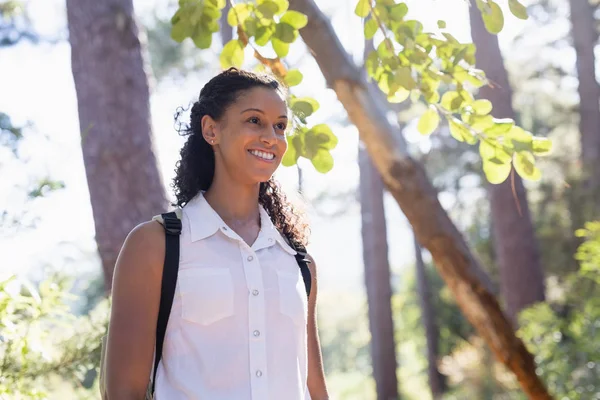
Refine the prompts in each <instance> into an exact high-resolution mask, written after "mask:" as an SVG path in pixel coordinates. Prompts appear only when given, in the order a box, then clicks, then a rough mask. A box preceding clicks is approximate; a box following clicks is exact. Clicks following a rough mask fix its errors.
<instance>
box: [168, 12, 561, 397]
mask: <svg viewBox="0 0 600 400" xmlns="http://www.w3.org/2000/svg"><path fill="white" fill-rule="evenodd" d="M489 3H490V4H491V3H493V2H492V1H490V2H489ZM493 4H494V5H495V6H496V7H495V8H494V9H493V10H494V12H492V13H491V15H487V16H486V18H487V19H488V20H489V19H491V20H493V21H495V22H497V21H498V20H499V19H500V18H502V15H500V16H498V11H497V10H500V8H499V7H498V6H497V4H496V3H493ZM511 4H512V5H513V7H511V9H513V12H515V13H520V12H521V11H522V10H521V9H516V10H515V7H514V5H515V4H517V5H519V6H520V7H523V6H522V5H521V4H520V3H519V2H518V1H517V0H511ZM224 5H225V1H222V0H207V1H205V2H182V3H181V4H180V7H179V9H178V10H177V12H176V13H175V15H174V16H173V18H172V23H173V29H172V32H171V33H172V37H173V38H174V39H175V40H177V41H183V40H184V39H186V38H187V37H191V38H192V39H193V41H194V43H196V45H197V46H198V47H199V48H208V47H210V44H211V40H212V33H213V32H215V31H218V23H217V22H216V21H217V20H218V19H219V18H220V16H221V13H220V9H222V8H223V6H224ZM288 5H289V11H288ZM407 11H408V7H407V6H406V4H405V3H399V4H396V3H395V2H394V1H390V0H380V1H378V2H377V4H376V5H373V4H372V2H371V1H370V0H360V1H359V2H358V4H357V8H356V13H357V14H358V15H359V16H361V17H368V16H371V18H370V19H369V20H367V22H366V24H365V31H368V33H369V34H370V36H372V35H371V34H372V33H374V32H375V31H377V30H378V29H380V30H381V31H382V33H383V34H384V35H385V40H384V41H383V42H382V44H380V45H379V46H378V47H377V52H376V53H375V54H372V55H370V56H369V59H368V61H369V62H368V65H367V70H368V72H369V75H371V76H372V77H374V78H375V79H376V80H377V82H378V85H379V87H380V88H381V89H383V90H384V92H385V94H386V95H387V96H388V99H389V101H392V102H398V101H402V100H405V99H406V98H407V97H409V96H410V95H411V91H413V90H414V93H415V94H416V95H418V96H422V97H423V99H424V100H425V101H426V102H427V103H428V104H430V108H429V109H428V111H427V112H426V113H425V114H424V115H423V116H422V117H421V119H420V121H419V130H420V131H421V132H422V133H423V134H430V133H432V132H433V131H434V130H435V128H436V127H437V125H438V124H439V121H440V114H442V115H443V116H444V117H445V118H446V119H447V120H448V122H449V123H450V126H451V131H452V132H453V135H455V137H456V138H460V140H463V141H468V142H472V143H473V144H475V143H478V142H479V141H480V140H484V141H485V142H486V143H487V144H489V145H490V147H491V148H489V150H490V151H493V152H496V149H498V151H497V157H492V158H490V159H488V160H486V162H484V171H485V172H486V176H487V177H488V179H490V181H494V182H502V181H503V180H505V179H506V177H507V176H508V173H507V171H510V167H511V163H512V159H513V157H516V156H519V157H520V158H524V161H525V162H526V166H527V168H524V169H521V170H520V171H519V173H522V174H523V175H525V177H527V178H530V179H538V178H539V174H540V172H539V170H538V169H537V168H536V166H535V159H534V158H533V157H529V156H530V155H531V154H530V153H536V154H538V153H547V152H548V151H549V149H550V146H549V141H547V140H545V139H542V138H535V137H533V136H532V135H531V134H530V133H527V132H525V131H524V130H522V129H520V128H518V127H516V126H515V125H514V121H508V120H495V119H494V118H493V117H492V116H491V115H489V112H490V111H491V109H490V108H489V107H487V105H486V107H480V104H481V103H475V102H474V100H473V99H472V97H471V96H470V94H469V93H468V92H467V91H465V90H464V86H465V84H467V85H468V84H469V82H471V84H474V85H476V86H477V85H478V86H481V85H483V84H485V83H486V80H485V78H484V77H483V76H482V72H481V71H479V70H476V69H474V67H473V66H472V64H473V62H474V58H475V57H474V50H475V48H474V46H473V45H469V44H466V45H464V44H461V43H459V42H458V41H457V40H456V39H455V38H453V37H452V35H450V34H446V35H445V36H444V38H445V39H443V40H442V39H439V38H438V37H435V36H434V35H431V34H428V33H424V32H423V27H422V25H421V24H420V23H419V22H418V21H405V20H404V17H405V16H406V13H407ZM500 13H501V10H500ZM198 14H201V15H206V16H208V18H206V19H205V20H201V21H200V22H198V21H194V20H193V19H191V18H190V15H198ZM228 17H230V18H228V22H229V23H230V24H232V25H234V26H237V28H238V38H236V39H233V40H232V41H231V42H229V43H228V44H227V45H226V46H225V48H224V49H223V52H222V54H221V63H222V64H223V66H229V65H241V63H242V62H243V60H244V51H243V50H244V48H245V47H246V46H248V45H250V46H252V47H253V49H254V55H255V57H256V58H257V59H258V60H259V61H260V62H261V63H263V64H264V65H265V66H266V67H268V68H269V69H270V70H271V71H272V72H273V73H274V74H276V75H278V76H280V77H281V78H282V79H284V80H285V81H286V82H287V83H288V84H290V86H293V85H295V84H297V83H299V82H300V81H301V80H302V74H301V73H300V72H299V71H297V70H292V71H287V69H286V67H285V65H284V64H283V62H282V61H281V59H280V57H285V56H286V55H287V54H288V52H289V49H290V46H289V43H291V42H294V41H295V39H296V38H297V37H298V36H299V35H300V36H301V37H302V39H303V40H304V42H305V43H306V44H307V46H308V47H309V48H310V50H311V53H312V55H313V57H314V58H315V60H316V62H317V64H318V65H319V68H320V69H321V72H322V73H323V76H324V78H325V81H326V82H327V85H328V86H329V87H331V88H332V89H333V90H334V91H335V93H336V94H337V97H338V99H339V100H340V102H341V103H342V105H343V106H344V108H345V109H346V111H347V112H348V116H349V119H350V121H351V122H352V123H354V125H355V126H356V127H357V128H358V131H359V134H360V137H361V139H362V141H363V142H364V143H365V146H366V149H367V151H368V153H369V155H370V156H371V159H372V160H373V163H374V166H375V167H376V169H377V170H378V171H379V173H380V175H381V177H382V179H383V182H384V184H385V186H386V187H387V189H388V191H389V193H390V194H391V195H392V196H393V197H394V198H395V200H396V201H397V202H398V204H399V206H400V208H401V209H402V211H403V212H404V214H405V215H406V217H407V219H408V220H409V221H410V223H411V224H412V226H413V229H414V231H415V234H416V236H417V239H418V241H419V243H421V244H422V245H423V246H424V247H425V248H427V249H428V250H429V251H430V253H431V254H432V256H433V259H434V262H435V265H436V267H437V268H438V270H439V272H440V274H441V275H442V277H443V278H444V280H445V281H446V283H447V284H448V286H449V288H450V290H451V291H452V293H453V295H454V296H455V298H456V300H457V302H458V304H459V305H460V307H461V309H462V311H463V312H464V313H465V315H466V317H467V318H468V319H469V321H470V322H471V323H472V324H473V325H474V326H475V328H476V329H477V330H478V332H479V333H480V334H481V336H482V337H483V338H484V339H485V341H486V343H487V344H488V345H489V346H490V347H491V349H492V351H493V352H494V354H495V355H496V357H497V358H498V360H499V361H500V362H502V363H503V364H505V365H506V366H507V367H508V368H509V369H510V370H512V371H513V372H514V373H515V375H516V377H517V379H518V380H519V383H520V384H521V386H522V388H523V390H524V391H525V393H527V394H528V395H529V396H530V397H531V398H532V399H536V400H538V399H549V398H550V396H549V395H548V392H547V390H546V388H545V387H544V385H543V383H542V382H541V380H540V379H539V377H538V376H537V375H536V373H535V363H534V361H533V357H532V356H531V354H530V353H529V352H528V351H527V349H526V348H525V346H524V344H523V342H522V341H521V340H520V339H519V338H518V337H516V335H515V333H514V330H513V328H512V325H511V323H510V322H509V320H508V319H507V318H506V316H505V315H504V314H503V313H502V310H501V309H500V306H499V304H498V301H497V300H496V298H495V297H494V295H493V294H492V293H491V292H490V291H489V290H488V289H487V286H486V285H484V284H483V283H482V278H481V275H482V274H481V272H482V270H481V267H480V266H479V264H478V263H477V261H476V260H475V258H474V257H473V255H472V254H471V252H470V251H469V248H468V246H467V244H466V243H465V240H464V238H463V237H462V235H461V234H460V232H459V231H458V229H457V228H456V226H455V225H454V224H453V223H452V221H451V220H450V218H449V217H448V215H447V213H446V212H445V211H444V209H443V208H442V206H441V204H440V202H439V201H438V199H437V195H436V191H435V189H434V187H433V186H432V185H431V183H430V181H429V180H428V179H427V177H426V174H425V172H424V169H423V167H422V166H421V165H420V164H419V163H417V162H416V161H415V160H414V159H413V158H412V157H410V156H409V155H408V154H407V153H406V151H403V149H400V148H399V146H398V145H397V143H396V140H397V136H398V135H397V132H395V131H394V129H393V128H392V127H391V125H390V123H389V122H388V120H387V118H386V115H385V111H386V109H387V105H385V104H381V102H380V101H379V99H378V98H377V96H376V95H375V94H374V93H373V92H374V89H373V88H372V87H371V86H370V85H368V84H367V82H366V80H365V78H364V75H363V74H362V73H361V71H360V70H359V69H358V68H357V67H356V66H355V65H354V64H353V63H352V62H351V60H350V58H349V56H348V54H347V53H346V52H345V51H344V49H343V47H342V46H341V44H340V42H339V39H338V38H337V36H336V34H335V32H334V31H333V28H332V26H331V24H330V22H329V21H328V20H327V18H326V17H325V16H324V15H323V13H322V12H321V11H320V10H319V8H318V7H317V6H316V4H315V3H314V2H313V1H312V0H291V1H289V3H288V1H286V0H276V1H260V2H259V4H255V3H250V2H248V3H239V4H236V5H235V6H234V7H232V12H230V13H229V15H228ZM369 21H373V22H369ZM213 22H214V23H213ZM215 24H216V26H215ZM440 25H443V24H440ZM367 26H368V29H367ZM389 35H391V37H390V36H389ZM267 43H271V44H272V46H273V49H274V50H275V52H276V54H277V57H275V58H268V57H265V56H264V55H262V54H261V53H260V51H259V49H258V47H260V46H264V45H266V44H267ZM395 45H397V46H399V48H400V47H401V48H402V51H401V52H400V53H399V54H396V51H395V48H394V46H395ZM434 49H435V54H436V55H437V57H438V58H439V60H440V63H441V65H442V66H443V70H440V69H439V68H438V64H437V63H435V62H434V61H435V60H434V59H433V58H432V57H433V55H432V54H433V51H434ZM465 67H466V68H465ZM415 77H416V79H415ZM442 81H443V82H445V84H448V85H452V87H454V88H456V89H457V90H454V91H452V92H453V93H451V94H450V95H449V96H446V99H443V98H442V102H441V104H439V103H438V101H439V99H440V94H439V92H438V89H439V87H440V84H441V83H442ZM290 106H291V108H292V111H294V113H295V121H298V122H299V126H298V129H297V131H296V134H295V135H294V136H292V137H290V142H291V145H290V146H289V149H288V153H287V154H286V159H285V160H284V164H287V165H293V164H294V163H295V162H296V161H297V159H298V158H299V157H300V156H302V157H305V158H308V159H310V160H311V162H312V163H313V165H314V166H315V168H316V169H317V170H319V171H321V172H327V171H328V170H330V169H331V168H332V167H333V158H332V157H331V154H330V153H329V150H330V149H331V148H332V147H334V146H335V145H336V144H337V137H335V135H334V134H333V132H332V131H331V129H330V128H329V127H327V126H324V125H323V124H319V125H315V126H313V127H311V128H308V127H307V119H306V118H307V117H309V116H310V115H311V114H312V113H313V112H314V111H315V110H316V109H317V108H318V102H316V101H315V100H314V99H311V98H307V97H303V98H296V97H294V96H293V95H292V96H291V99H290ZM457 115H461V119H458V118H457ZM457 140H458V139H457Z"/></svg>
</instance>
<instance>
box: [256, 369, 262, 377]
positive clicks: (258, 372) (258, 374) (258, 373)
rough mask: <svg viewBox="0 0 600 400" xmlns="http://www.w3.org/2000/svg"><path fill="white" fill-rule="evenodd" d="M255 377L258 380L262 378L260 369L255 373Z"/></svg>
mask: <svg viewBox="0 0 600 400" xmlns="http://www.w3.org/2000/svg"><path fill="white" fill-rule="evenodd" d="M256 376H258V377H259V378H260V377H261V376H262V371H261V370H260V369H259V370H257V371H256Z"/></svg>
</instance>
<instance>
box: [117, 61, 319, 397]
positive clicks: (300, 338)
mask: <svg viewBox="0 0 600 400" xmlns="http://www.w3.org/2000/svg"><path fill="white" fill-rule="evenodd" d="M284 99H285V93H284V89H283V88H282V87H281V86H280V85H279V83H278V82H277V81H276V80H274V79H273V78H270V77H268V76H265V75H258V74H255V73H251V72H246V71H240V70H237V69H229V70H227V71H225V72H223V73H221V74H219V75H217V76H216V77H214V78H213V79H212V80H210V81H209V82H208V83H207V84H206V86H204V88H203V89H202V91H201V92H200V97H199V99H198V101H197V102H196V103H194V105H193V107H192V110H191V123H190V125H189V126H188V127H187V129H186V130H185V133H186V134H188V135H189V137H188V139H187V142H186V143H185V145H184V146H183V148H182V150H181V160H180V162H179V163H178V165H177V169H176V177H175V179H174V184H173V186H174V189H175V195H176V197H177V205H178V206H179V207H182V209H183V211H182V233H181V238H180V261H179V277H178V280H177V289H176V293H175V298H174V301H173V306H172V309H171V314H170V319H169V324H168V327H167V333H166V337H165V341H164V350H163V356H162V359H161V362H160V364H159V367H158V370H157V378H156V388H155V396H156V399H158V400H184V399H186V400H187V399H200V400H204V399H207V400H246V399H247V400H263V399H264V400H266V399H270V400H294V399H311V398H312V400H322V399H327V398H328V395H327V389H326V386H325V379H324V374H323V367H322V358H321V351H320V346H319V340H318V335H317V324H316V315H315V314H316V311H315V308H316V298H317V284H316V283H317V282H316V277H317V271H316V265H315V263H314V261H312V262H311V263H310V264H309V266H310V271H311V275H312V285H311V286H312V288H311V291H310V296H309V298H308V299H307V296H306V292H305V288H304V283H303V281H302V278H301V277H300V272H299V268H298V264H297V263H296V260H295V257H294V254H296V252H295V251H294V250H292V247H291V246H290V244H292V245H294V244H300V245H304V244H305V243H306V241H307V229H306V228H307V227H306V225H305V224H303V223H302V221H300V220H299V218H298V215H297V214H296V213H295V211H294V209H293V207H292V206H291V205H290V203H289V202H288V201H287V200H286V198H285V196H284V195H283V194H282V193H281V191H280V189H279V186H278V185H277V184H276V183H275V181H274V180H273V178H272V175H273V173H274V172H275V170H276V169H277V167H278V166H279V164H280V162H281V159H282V157H283V155H284V153H285V151H286V149H287V143H286V138H285V132H286V129H287V126H288V115H287V114H288V110H287V107H286V103H285V100H284ZM164 234H165V233H164V230H163V228H162V227H161V226H160V224H158V223H157V222H154V221H150V222H146V223H143V224H141V225H139V226H137V227H136V228H135V229H133V231H132V232H131V233H130V234H129V236H128V237H127V239H126V241H125V244H124V245H123V249H122V250H121V254H120V255H119V258H118V261H117V265H116V268H115V276H114V282H113V294H112V295H113V303H112V311H111V319H110V328H109V335H108V346H107V358H106V362H107V377H106V382H107V383H106V384H107V392H108V397H109V399H110V400H129V399H136V400H140V399H143V397H144V395H145V391H146V387H147V385H148V377H149V376H151V369H152V364H153V363H152V361H153V349H154V343H155V336H156V335H155V328H156V322H157V313H158V308H159V298H160V286H161V275H162V268H163V262H164V255H165V239H164Z"/></svg>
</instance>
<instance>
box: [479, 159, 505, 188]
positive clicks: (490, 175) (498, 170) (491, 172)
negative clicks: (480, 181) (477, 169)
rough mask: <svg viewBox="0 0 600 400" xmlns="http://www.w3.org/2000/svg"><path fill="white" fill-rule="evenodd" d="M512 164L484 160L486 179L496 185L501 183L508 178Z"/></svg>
mask: <svg viewBox="0 0 600 400" xmlns="http://www.w3.org/2000/svg"><path fill="white" fill-rule="evenodd" d="M510 170H511V164H510V163H506V164H497V163H495V162H492V161H487V160H484V161H483V173H484V174H485V177H486V179H487V180H488V181H489V182H490V183H493V184H495V185H497V184H500V183H502V182H504V181H505V180H506V178H508V175H509V174H510Z"/></svg>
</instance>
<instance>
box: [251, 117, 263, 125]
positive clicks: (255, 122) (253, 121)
mask: <svg viewBox="0 0 600 400" xmlns="http://www.w3.org/2000/svg"><path fill="white" fill-rule="evenodd" d="M248 122H250V123H251V124H258V123H260V119H258V118H256V117H252V118H250V119H249V120H248Z"/></svg>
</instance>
